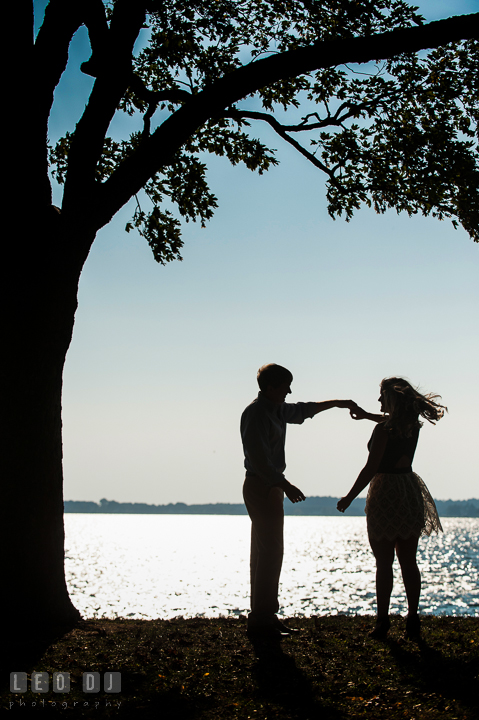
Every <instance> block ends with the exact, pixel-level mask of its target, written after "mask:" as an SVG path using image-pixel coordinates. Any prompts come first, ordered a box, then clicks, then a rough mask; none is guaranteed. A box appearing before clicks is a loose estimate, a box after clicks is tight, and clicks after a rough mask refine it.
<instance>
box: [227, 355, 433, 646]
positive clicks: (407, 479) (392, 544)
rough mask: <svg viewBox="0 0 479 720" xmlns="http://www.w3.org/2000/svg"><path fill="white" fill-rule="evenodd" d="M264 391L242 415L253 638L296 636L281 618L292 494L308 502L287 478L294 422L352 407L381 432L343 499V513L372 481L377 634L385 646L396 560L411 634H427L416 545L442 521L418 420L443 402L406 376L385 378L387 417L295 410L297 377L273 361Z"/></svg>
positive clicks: (300, 406)
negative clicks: (420, 454)
mask: <svg viewBox="0 0 479 720" xmlns="http://www.w3.org/2000/svg"><path fill="white" fill-rule="evenodd" d="M257 381H258V385H259V393H258V396H257V398H255V400H253V402H252V403H250V405H248V407H247V408H246V409H245V410H244V412H243V414H242V416H241V438H242V442H243V450H244V457H245V461H244V465H245V469H246V477H245V481H244V485H243V497H244V502H245V505H246V509H247V511H248V514H249V516H250V518H251V556H250V580H251V601H250V602H251V611H250V613H249V615H248V624H247V631H248V634H249V635H251V636H264V637H268V638H281V637H283V636H286V635H289V634H292V633H294V632H297V630H295V629H293V628H290V627H287V626H286V625H285V624H284V623H283V622H282V621H281V620H280V619H279V618H278V616H277V613H278V610H279V602H278V586H279V578H280V574H281V567H282V563H283V547H284V545H283V524H284V509H283V500H284V495H286V497H288V498H289V500H291V502H293V503H296V502H301V501H303V500H305V496H304V494H303V493H302V491H301V490H300V489H299V488H298V487H296V486H295V485H292V484H291V483H290V482H289V481H288V480H287V479H286V478H285V476H284V471H285V468H286V462H285V450H284V447H285V439H286V425H287V423H295V424H301V423H303V422H304V420H306V418H312V417H314V416H315V415H317V414H318V413H320V412H324V411H325V410H329V409H330V408H333V407H338V408H346V409H348V410H349V412H350V414H351V417H353V418H354V419H355V420H363V419H366V420H371V421H372V422H374V423H375V428H374V430H373V433H372V435H371V439H370V441H369V443H368V450H369V456H368V460H367V462H366V465H365V466H364V468H363V469H362V470H361V472H360V473H359V475H358V478H357V480H356V482H355V483H354V485H353V486H352V488H351V490H350V491H349V493H348V494H347V495H345V496H344V497H343V498H341V500H340V501H339V502H338V506H337V507H338V510H339V511H340V512H344V511H345V510H346V509H347V508H348V507H349V505H350V504H351V502H352V501H353V500H354V498H355V497H357V496H358V495H359V493H360V492H361V491H362V490H364V489H365V488H366V486H367V485H368V484H370V488H369V492H368V497H367V500H366V517H367V529H368V537H369V542H370V545H371V549H372V551H373V553H374V557H375V559H376V598H377V621H376V625H375V627H374V629H373V630H372V632H371V633H370V636H371V637H372V638H375V639H384V638H385V637H386V635H387V633H388V630H389V602H390V597H391V591H392V585H393V569H392V567H393V562H394V555H395V553H396V554H397V557H398V560H399V563H400V566H401V572H402V576H403V581H404V586H405V589H406V596H407V600H408V617H407V621H406V636H407V637H408V638H410V639H418V638H419V637H420V620H419V615H418V607H419V596H420V592H421V576H420V572H419V568H418V566H417V562H416V552H417V545H418V540H419V537H420V536H421V535H430V534H431V532H432V531H433V530H436V531H437V532H438V531H440V530H441V531H442V527H441V523H440V520H439V517H438V514H437V509H436V506H435V504H434V500H433V499H432V497H431V495H430V493H429V491H428V489H427V487H426V485H425V484H424V482H423V481H422V480H421V478H420V477H419V476H418V475H416V473H414V472H413V470H412V460H413V457H414V452H415V450H416V446H417V442H418V437H419V430H420V427H421V425H422V423H421V421H420V420H419V418H420V417H423V418H425V419H426V420H428V421H429V422H431V423H433V424H434V422H435V421H437V420H439V419H440V418H441V417H442V416H443V415H444V410H445V409H447V408H445V407H444V406H443V405H440V404H439V403H438V402H436V399H437V398H438V397H439V396H438V395H433V394H428V395H422V394H421V393H419V392H418V390H416V389H415V388H414V387H413V386H412V385H411V384H410V383H409V382H408V381H407V380H405V379H403V378H386V379H384V380H383V381H382V382H381V385H380V388H381V390H380V397H379V401H380V403H381V413H380V414H374V413H368V412H366V411H365V410H363V409H362V408H360V407H359V406H358V405H357V404H356V403H355V402H354V401H353V400H326V401H322V402H299V403H288V402H286V398H287V396H288V395H289V394H291V383H292V381H293V376H292V374H291V372H290V371H289V370H287V369H286V368H284V367H282V366H281V365H276V364H274V363H270V364H268V365H263V366H262V367H261V368H260V369H259V370H258V373H257Z"/></svg>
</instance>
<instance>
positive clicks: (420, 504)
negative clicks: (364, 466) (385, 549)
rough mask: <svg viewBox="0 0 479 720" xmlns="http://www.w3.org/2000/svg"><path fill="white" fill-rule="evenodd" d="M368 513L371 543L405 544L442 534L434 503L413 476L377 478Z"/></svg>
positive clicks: (383, 476)
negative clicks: (405, 542) (399, 541)
mask: <svg viewBox="0 0 479 720" xmlns="http://www.w3.org/2000/svg"><path fill="white" fill-rule="evenodd" d="M365 513H366V517H367V525H368V535H369V537H370V538H371V540H395V539H397V538H402V539H403V540H406V539H407V538H409V537H411V535H414V536H415V537H417V538H419V537H420V536H421V535H430V534H431V533H432V531H433V530H435V531H436V532H439V531H440V530H441V531H442V526H441V521H440V520H439V515H438V514H437V509H436V505H435V503H434V500H433V499H432V497H431V494H430V492H429V490H428V489H427V487H426V484H425V483H424V482H423V480H421V478H420V477H419V475H416V473H414V472H408V473H398V474H397V475H396V474H392V473H391V474H389V473H379V474H377V475H375V476H374V477H373V479H372V480H371V484H370V486H369V492H368V497H367V499H366V507H365Z"/></svg>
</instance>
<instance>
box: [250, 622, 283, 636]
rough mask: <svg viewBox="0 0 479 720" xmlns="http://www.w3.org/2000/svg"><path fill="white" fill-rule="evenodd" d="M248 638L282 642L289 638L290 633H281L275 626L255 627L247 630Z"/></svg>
mask: <svg viewBox="0 0 479 720" xmlns="http://www.w3.org/2000/svg"><path fill="white" fill-rule="evenodd" d="M246 633H247V635H248V637H250V638H254V639H264V640H282V639H283V638H285V637H288V633H285V632H281V630H280V629H279V628H277V627H276V626H275V625H272V624H269V625H253V626H252V627H248V628H247V629H246Z"/></svg>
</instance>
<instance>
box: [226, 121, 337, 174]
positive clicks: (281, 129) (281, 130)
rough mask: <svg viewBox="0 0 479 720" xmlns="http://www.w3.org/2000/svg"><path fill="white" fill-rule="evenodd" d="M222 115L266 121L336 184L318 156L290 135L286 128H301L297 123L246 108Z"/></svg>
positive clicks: (294, 129) (330, 172)
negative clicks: (279, 120)
mask: <svg viewBox="0 0 479 720" xmlns="http://www.w3.org/2000/svg"><path fill="white" fill-rule="evenodd" d="M223 117H229V118H232V119H235V120H236V119H241V118H248V119H250V120H263V121H264V122H267V123H268V124H269V125H270V126H271V127H272V128H273V130H274V131H275V132H276V133H277V134H278V135H279V136H280V137H282V138H283V140H286V142H287V143H289V144H290V145H292V146H293V147H294V148H295V149H296V150H297V151H298V152H299V153H301V155H303V156H304V157H305V158H307V159H308V160H309V161H310V162H311V163H313V165H315V167H317V168H319V170H322V171H323V172H324V173H326V175H327V176H328V177H329V179H330V181H331V182H332V183H333V185H338V182H337V180H336V178H335V177H334V174H333V172H332V171H331V170H330V169H329V168H328V167H327V165H325V164H324V163H322V162H321V161H320V160H318V158H317V157H316V156H315V155H313V153H310V152H309V151H308V150H306V148H304V147H303V146H302V145H301V144H300V143H299V142H298V141H297V140H295V139H294V138H292V137H290V136H289V135H288V134H287V132H286V130H293V131H296V130H300V129H302V128H301V127H300V126H298V125H289V126H287V125H286V126H285V125H281V123H280V122H278V120H276V118H275V117H273V115H268V113H263V112H253V111H251V112H250V111H248V110H229V111H228V112H226V113H224V114H223Z"/></svg>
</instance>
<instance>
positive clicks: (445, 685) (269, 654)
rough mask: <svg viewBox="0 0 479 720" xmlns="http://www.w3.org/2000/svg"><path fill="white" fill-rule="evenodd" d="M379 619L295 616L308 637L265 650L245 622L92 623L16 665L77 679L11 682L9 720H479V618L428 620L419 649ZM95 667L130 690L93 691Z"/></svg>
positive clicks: (397, 621) (400, 623)
mask: <svg viewBox="0 0 479 720" xmlns="http://www.w3.org/2000/svg"><path fill="white" fill-rule="evenodd" d="M373 622H374V620H373V618H371V617H342V616H339V617H318V618H294V619H291V621H290V624H291V625H293V626H296V627H299V628H301V630H302V632H301V634H300V635H299V636H296V637H294V638H288V639H285V640H283V641H282V642H281V643H280V644H279V643H278V644H274V643H273V644H265V643H263V644H259V645H255V646H253V645H252V644H251V642H250V641H249V640H248V639H247V637H246V634H245V624H244V620H243V621H242V620H232V619H231V620H230V619H219V620H207V619H190V620H183V619H177V620H169V621H168V620H151V621H138V620H94V621H87V622H83V623H80V624H79V625H78V626H77V627H76V628H75V629H74V630H72V631H71V632H69V633H68V634H66V635H65V636H63V637H61V638H59V639H57V640H56V641H55V642H54V643H53V645H50V647H48V648H47V649H46V650H45V649H44V648H42V649H39V648H37V651H36V655H31V654H30V659H29V661H28V665H27V666H25V664H24V665H22V666H20V665H21V663H22V660H21V659H20V658H21V657H22V651H21V648H18V647H17V658H16V660H15V667H12V668H10V672H13V671H23V672H28V674H29V675H30V673H31V672H32V671H33V670H36V671H40V670H41V671H46V672H48V673H50V678H51V676H52V673H53V672H56V671H65V672H69V673H70V674H71V690H70V692H69V693H67V694H65V695H60V694H55V693H53V692H51V691H49V692H48V693H46V694H43V695H40V694H38V693H37V694H33V693H32V692H31V691H30V690H28V691H27V692H26V693H23V694H21V695H20V694H13V693H11V692H9V689H8V686H7V685H6V684H5V682H7V683H8V674H4V677H3V678H2V687H1V694H0V708H1V710H2V714H1V715H0V717H12V713H13V717H16V716H17V715H18V716H19V717H23V718H25V717H27V716H28V717H30V716H33V715H35V717H37V718H38V717H39V718H48V717H56V716H58V715H61V716H64V717H67V718H68V717H72V718H74V717H82V718H83V717H85V718H98V717H108V718H109V717H114V718H119V719H120V718H122V719H123V718H126V717H132V718H133V717H134V718H139V720H142V719H143V718H155V719H159V720H170V719H171V720H173V719H175V720H178V719H179V720H181V719H182V718H186V719H190V718H191V720H196V719H197V718H198V719H200V718H201V719H204V720H213V719H216V718H218V719H220V718H221V719H225V720H229V719H230V718H231V719H236V718H238V719H239V720H240V719H241V720H243V719H244V720H247V719H253V718H255V719H258V720H259V719H262V720H266V719H268V720H273V719H282V718H288V719H289V718H292V719H293V718H294V719H296V718H298V720H316V718H321V719H322V718H325V719H329V718H331V719H332V720H336V719H337V720H340V719H342V718H345V719H346V718H368V720H369V719H375V718H378V719H379V718H381V720H399V718H401V720H404V719H405V718H407V719H408V720H423V719H424V720H426V719H427V720H443V719H444V720H445V719H446V718H447V719H448V720H455V719H456V718H457V719H458V720H459V719H461V720H478V718H479V618H447V617H427V618H425V619H424V620H423V640H422V641H421V642H420V643H419V644H416V643H413V642H410V641H405V640H403V639H402V634H403V631H404V620H403V619H401V618H399V617H394V618H392V628H391V631H390V637H389V638H388V640H387V641H385V642H378V641H374V640H371V639H369V638H368V635H367V633H368V631H369V630H370V629H371V628H372V626H373ZM23 657H27V656H26V655H23ZM23 662H24V663H25V662H26V661H25V660H23ZM87 671H94V672H100V673H104V672H106V671H116V672H121V678H122V690H121V692H120V693H119V694H106V693H105V692H103V691H101V692H100V693H98V694H96V695H91V694H88V695H87V694H86V693H84V692H83V691H82V673H83V672H87ZM21 703H23V705H22V704H21ZM34 703H36V704H34ZM7 712H9V715H7V714H6V713H7Z"/></svg>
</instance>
